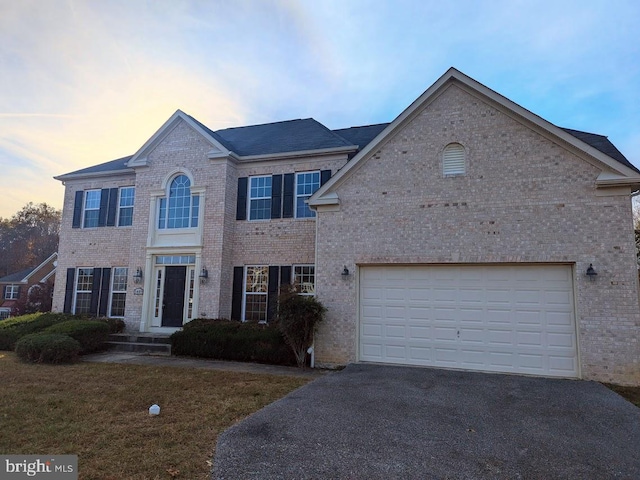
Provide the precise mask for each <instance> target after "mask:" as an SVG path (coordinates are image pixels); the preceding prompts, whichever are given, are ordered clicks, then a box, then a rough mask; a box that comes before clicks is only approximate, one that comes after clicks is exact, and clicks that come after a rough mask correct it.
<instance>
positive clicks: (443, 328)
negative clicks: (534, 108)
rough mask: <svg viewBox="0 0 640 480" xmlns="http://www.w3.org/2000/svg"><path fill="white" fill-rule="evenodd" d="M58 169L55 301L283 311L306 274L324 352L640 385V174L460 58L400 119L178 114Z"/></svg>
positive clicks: (165, 321) (148, 326) (167, 327)
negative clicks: (323, 120)
mask: <svg viewBox="0 0 640 480" xmlns="http://www.w3.org/2000/svg"><path fill="white" fill-rule="evenodd" d="M57 178H58V179H59V180H61V181H63V182H64V184H65V186H66V190H65V200H64V209H63V218H62V229H61V241H60V249H59V266H60V270H59V271H60V272H64V273H63V275H66V282H64V281H60V282H57V285H56V292H55V296H54V309H55V310H64V311H72V312H76V313H80V312H86V313H93V314H100V315H109V316H119V317H122V318H124V319H125V321H126V323H127V327H128V329H130V330H140V331H147V332H170V331H173V330H175V329H176V328H180V326H181V325H183V324H184V323H185V322H188V321H189V320H191V319H193V318H196V317H210V318H214V317H227V318H236V319H240V320H250V321H269V319H270V318H271V316H272V314H273V308H274V306H275V298H276V296H277V292H278V288H279V286H280V285H282V284H285V283H291V282H297V283H299V284H301V285H302V287H303V291H304V292H305V293H307V294H316V295H317V297H318V298H319V299H320V300H321V301H322V302H323V303H324V304H325V305H326V306H327V307H328V315H327V320H326V322H324V323H323V325H322V326H321V328H320V330H319V332H318V334H317V336H316V342H315V360H316V364H320V365H338V364H345V363H348V362H352V361H372V362H383V363H399V364H411V365H428V366H441V367H453V368H465V369H477V370H487V371H501V372H516V373H527V374H539V375H550V376H563V377H575V378H593V379H601V380H612V381H618V382H621V383H640V347H639V343H638V342H639V340H638V339H639V338H640V312H639V311H638V281H637V272H636V262H635V242H634V234H633V227H632V216H631V198H630V197H631V195H632V193H633V192H635V191H636V190H637V189H638V188H640V172H639V171H638V170H637V169H636V168H635V167H634V166H633V165H632V164H630V163H629V162H628V160H627V159H626V158H625V157H624V156H623V155H622V154H621V153H620V152H619V151H618V150H617V149H616V148H615V147H614V146H613V145H612V144H611V143H610V142H609V141H608V140H607V139H606V137H602V136H600V135H594V134H588V133H584V132H579V131H575V130H568V129H561V128H559V127H557V126H555V125H553V124H551V123H549V122H547V121H545V120H544V119H542V118H540V117H538V116H536V115H534V114H533V113H531V112H529V111H527V110H525V109H523V108H522V107H520V106H518V105H516V104H515V103H513V102H511V101H509V100H508V99H506V98H504V97H502V96H500V95H499V94H497V93H496V92H493V91H492V90H490V89H488V88H487V87H485V86H483V85H481V84H479V83H478V82H476V81H474V80H473V79H471V78H469V77H467V76H465V75H463V74H462V73H460V72H458V71H457V70H455V69H450V70H449V71H448V72H446V73H445V74H444V75H443V76H442V77H441V78H440V79H439V80H438V81H437V82H436V83H435V84H433V85H432V86H431V87H430V88H429V89H428V90H427V91H426V92H425V93H424V94H423V95H422V96H421V97H420V98H418V99H417V100H416V101H415V102H414V103H413V104H412V105H410V106H409V107H408V108H407V109H406V110H405V111H404V112H403V113H402V114H401V115H400V116H398V117H397V118H396V119H395V120H394V121H393V122H391V123H389V124H380V125H371V126H365V127H353V128H347V129H341V130H329V129H328V128H326V127H325V126H323V125H322V124H320V123H319V122H317V121H315V120H313V119H306V120H292V121H286V122H278V123H271V124H266V125H254V126H248V127H240V128H229V129H224V130H217V131H212V130H210V129H208V128H207V127H205V126H204V125H202V124H201V123H199V122H198V121H197V120H195V119H194V118H192V117H190V116H188V115H186V114H184V113H183V112H181V111H178V112H176V113H175V114H174V115H173V116H172V117H171V118H170V119H169V120H168V121H167V122H166V123H165V124H164V125H163V126H162V127H161V128H160V129H159V130H158V132H157V133H156V134H155V135H154V136H153V137H152V138H151V139H149V140H148V141H147V142H146V143H145V144H144V145H143V146H142V147H141V148H140V149H139V150H138V151H137V152H136V153H135V154H134V155H133V156H131V157H126V158H122V159H118V160H114V161H111V162H107V163H104V164H100V165H97V166H94V167H89V168H86V169H83V170H79V171H76V172H73V173H69V174H66V175H62V176H59V177H57ZM588 273H589V274H588ZM593 274H597V275H593Z"/></svg>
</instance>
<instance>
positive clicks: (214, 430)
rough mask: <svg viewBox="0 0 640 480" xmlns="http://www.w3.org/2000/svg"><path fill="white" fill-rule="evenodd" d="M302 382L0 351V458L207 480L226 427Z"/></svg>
mask: <svg viewBox="0 0 640 480" xmlns="http://www.w3.org/2000/svg"><path fill="white" fill-rule="evenodd" d="M307 382H308V380H307V379H304V378H298V377H284V376H282V377H281V376H270V375H255V374H248V373H234V372H221V371H212V370H196V369H193V370H190V369H183V368H174V367H151V366H139V365H118V364H100V363H78V364H72V365H42V364H40V365H34V364H26V363H22V362H20V361H19V360H18V359H17V358H16V356H15V355H14V354H13V353H9V352H0V385H2V388H0V423H1V424H2V435H0V452H2V453H3V454H23V455H29V454H33V455H35V454H38V455H44V454H47V455H62V454H70V455H78V463H79V478H80V479H83V480H90V479H100V480H116V479H117V480H123V479H136V480H143V479H144V480H147V479H171V478H177V479H186V480H199V479H202V480H204V479H209V478H210V471H211V460H212V458H213V454H214V448H215V444H216V440H217V438H218V435H219V434H220V433H221V432H222V431H223V430H225V429H226V428H228V427H230V426H231V425H233V424H234V423H236V422H238V421H239V420H241V419H242V418H244V417H245V416H247V415H249V414H251V413H253V412H255V411H257V410H259V409H261V408H262V407H264V406H265V405H267V404H269V403H272V402H273V401H275V400H277V399H279V398H281V397H283V396H284V395H286V394H287V393H289V392H290V391H292V390H294V389H296V388H298V387H300V386H302V385H304V384H305V383H307ZM153 403H157V404H158V405H160V407H161V412H160V415H159V416H157V417H155V416H150V415H149V413H148V409H149V406H151V405H152V404H153Z"/></svg>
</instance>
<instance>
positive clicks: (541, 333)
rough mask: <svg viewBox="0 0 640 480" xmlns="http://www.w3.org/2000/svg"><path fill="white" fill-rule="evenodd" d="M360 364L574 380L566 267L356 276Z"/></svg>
mask: <svg viewBox="0 0 640 480" xmlns="http://www.w3.org/2000/svg"><path fill="white" fill-rule="evenodd" d="M360 273H361V275H360V292H361V293H360V294H361V297H360V305H361V306H360V317H361V319H360V321H361V326H360V359H361V360H364V361H375V362H388V363H396V364H410V365H430V366H439V367H451V368H465V369H474V370H485V371H496V372H512V373H518V372H519V373H528V374H537V375H546V376H565V377H567V376H568V377H575V376H577V374H578V361H577V341H576V337H575V326H574V305H573V287H572V271H571V267H569V266H563V265H540V266H451V267H447V266H438V267H420V266H415V267H411V266H407V267H391V266H389V267H384V266H382V267H362V268H361V269H360Z"/></svg>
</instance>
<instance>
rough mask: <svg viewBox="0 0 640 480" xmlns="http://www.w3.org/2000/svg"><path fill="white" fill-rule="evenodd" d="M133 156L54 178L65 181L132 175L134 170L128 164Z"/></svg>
mask: <svg viewBox="0 0 640 480" xmlns="http://www.w3.org/2000/svg"><path fill="white" fill-rule="evenodd" d="M131 157H132V155H129V156H128V157H122V158H118V159H117V160H111V161H110V162H105V163H100V164H99V165H94V166H92V167H87V168H83V169H81V170H76V171H74V172H70V173H65V174H64V175H58V176H57V177H53V178H55V179H56V180H60V181H64V180H67V179H69V178H71V177H75V178H78V177H95V176H99V175H105V174H106V175H113V174H118V173H131V172H133V169H131V168H129V167H128V166H127V162H128V161H129V160H131Z"/></svg>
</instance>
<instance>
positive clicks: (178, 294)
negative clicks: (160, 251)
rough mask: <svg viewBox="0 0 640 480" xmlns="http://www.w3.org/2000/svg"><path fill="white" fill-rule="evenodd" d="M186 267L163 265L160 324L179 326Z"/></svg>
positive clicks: (182, 311) (182, 308)
mask: <svg viewBox="0 0 640 480" xmlns="http://www.w3.org/2000/svg"><path fill="white" fill-rule="evenodd" d="M186 280H187V267H165V277H164V298H163V299H162V326H163V327H181V326H182V315H183V314H184V287H185V283H186Z"/></svg>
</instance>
